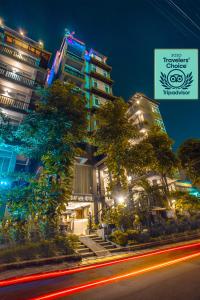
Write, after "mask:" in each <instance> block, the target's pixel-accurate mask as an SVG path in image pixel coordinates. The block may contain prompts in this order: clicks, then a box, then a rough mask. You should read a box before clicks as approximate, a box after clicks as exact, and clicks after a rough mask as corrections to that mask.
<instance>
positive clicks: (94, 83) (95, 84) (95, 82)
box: [93, 80, 98, 88]
mask: <svg viewBox="0 0 200 300" xmlns="http://www.w3.org/2000/svg"><path fill="white" fill-rule="evenodd" d="M93 85H94V87H95V88H98V83H97V81H96V80H94V81H93Z"/></svg>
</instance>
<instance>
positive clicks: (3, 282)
mask: <svg viewBox="0 0 200 300" xmlns="http://www.w3.org/2000/svg"><path fill="white" fill-rule="evenodd" d="M197 246H200V242H199V243H193V244H188V245H184V246H177V247H172V248H166V249H163V250H154V251H151V252H148V253H144V254H138V255H134V256H129V257H125V258H119V259H115V260H111V261H108V262H103V263H97V264H91V265H88V266H83V267H78V268H74V269H67V270H61V271H52V272H47V273H38V274H33V275H27V276H22V277H17V278H10V279H5V280H1V281H0V287H4V286H8V285H13V284H22V283H26V282H30V281H36V280H44V279H50V278H55V277H59V276H65V275H70V274H74V273H79V272H84V271H88V270H92V269H96V268H103V267H107V266H112V265H115V264H119V263H123V262H128V261H132V260H136V259H140V258H145V257H149V256H154V255H159V254H163V253H167V252H172V251H177V250H183V249H190V248H193V247H197Z"/></svg>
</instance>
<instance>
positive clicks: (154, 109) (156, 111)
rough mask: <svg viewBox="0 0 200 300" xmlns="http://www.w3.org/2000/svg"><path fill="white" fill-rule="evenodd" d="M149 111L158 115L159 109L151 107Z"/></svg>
mask: <svg viewBox="0 0 200 300" xmlns="http://www.w3.org/2000/svg"><path fill="white" fill-rule="evenodd" d="M151 109H152V111H153V112H154V113H158V114H159V113H160V111H159V108H158V107H157V106H152V107H151Z"/></svg>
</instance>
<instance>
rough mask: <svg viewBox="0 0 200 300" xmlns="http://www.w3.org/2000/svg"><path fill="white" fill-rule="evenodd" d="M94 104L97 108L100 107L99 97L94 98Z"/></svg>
mask: <svg viewBox="0 0 200 300" xmlns="http://www.w3.org/2000/svg"><path fill="white" fill-rule="evenodd" d="M94 104H95V105H97V106H98V105H99V99H98V98H97V97H95V98H94Z"/></svg>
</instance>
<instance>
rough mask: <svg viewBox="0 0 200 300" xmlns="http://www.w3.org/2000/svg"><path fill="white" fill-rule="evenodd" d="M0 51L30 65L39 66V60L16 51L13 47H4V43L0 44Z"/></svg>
mask: <svg viewBox="0 0 200 300" xmlns="http://www.w3.org/2000/svg"><path fill="white" fill-rule="evenodd" d="M0 53H2V54H5V55H7V56H10V57H13V58H15V59H17V60H20V61H22V62H24V63H26V64H28V65H30V66H33V67H38V66H39V60H38V59H37V60H36V59H33V58H31V57H29V56H27V55H24V54H20V53H19V52H18V51H15V50H14V49H11V48H9V47H6V46H4V45H0Z"/></svg>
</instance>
